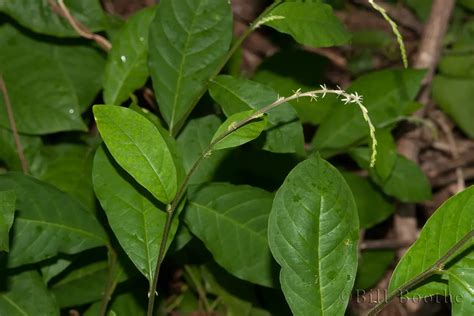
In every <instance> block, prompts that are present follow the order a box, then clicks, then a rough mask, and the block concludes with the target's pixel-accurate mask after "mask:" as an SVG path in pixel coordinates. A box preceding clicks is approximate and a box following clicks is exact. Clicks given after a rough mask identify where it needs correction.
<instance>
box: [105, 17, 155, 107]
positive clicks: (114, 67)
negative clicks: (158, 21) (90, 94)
mask: <svg viewBox="0 0 474 316" xmlns="http://www.w3.org/2000/svg"><path fill="white" fill-rule="evenodd" d="M154 15H155V8H146V9H143V10H141V11H139V12H138V13H136V14H134V15H133V16H132V17H130V18H129V19H128V20H127V22H126V23H125V24H124V25H123V26H122V28H121V29H120V30H119V31H118V33H117V34H116V35H115V36H114V40H113V41H112V49H111V50H110V52H109V54H108V57H107V64H106V67H105V73H104V100H105V103H107V104H115V105H120V104H121V103H122V102H123V101H125V100H126V99H127V98H128V97H129V96H130V94H131V93H132V92H133V91H134V90H136V89H138V88H141V87H142V86H143V85H144V84H145V82H146V79H147V77H148V67H147V60H148V29H149V26H150V23H151V20H152V19H153V16H154Z"/></svg>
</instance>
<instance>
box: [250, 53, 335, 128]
mask: <svg viewBox="0 0 474 316" xmlns="http://www.w3.org/2000/svg"><path fill="white" fill-rule="evenodd" d="M288 60H291V63H289V62H288ZM327 65H328V61H327V59H326V58H323V57H321V56H318V55H316V54H314V53H311V52H308V51H303V50H296V49H290V50H281V51H279V52H277V53H275V54H274V55H272V56H271V57H269V58H266V59H265V60H264V61H263V63H262V64H261V65H260V66H259V67H258V70H257V72H256V73H255V75H254V76H253V78H252V80H255V81H257V82H260V83H263V84H265V85H268V86H269V87H272V88H273V89H274V90H275V91H276V92H278V94H279V95H280V96H290V95H292V94H293V93H294V91H297V90H298V89H301V91H311V90H316V89H319V85H320V84H323V83H324V80H325V79H324V73H325V70H326V68H327ZM308 69H311V71H308ZM327 101H328V99H319V100H318V102H314V101H311V99H310V98H299V99H297V100H292V101H288V103H290V104H291V105H292V106H293V107H294V108H295V110H296V112H297V113H298V117H299V118H300V120H301V122H303V123H311V124H315V125H317V124H319V123H321V122H322V121H323V119H324V117H325V116H326V114H327V113H328V112H329V111H330V110H331V102H327Z"/></svg>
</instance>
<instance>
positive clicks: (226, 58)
mask: <svg viewBox="0 0 474 316" xmlns="http://www.w3.org/2000/svg"><path fill="white" fill-rule="evenodd" d="M281 2H282V0H275V1H274V2H273V3H272V4H271V5H269V6H268V7H267V8H266V9H265V10H264V11H263V12H262V13H261V14H260V15H259V16H258V17H257V18H256V19H255V20H254V21H253V22H252V24H250V26H249V27H248V28H247V29H246V30H245V31H244V32H243V33H242V35H240V36H239V38H237V40H235V42H234V44H233V45H232V47H231V48H230V49H229V51H228V52H227V54H226V55H225V56H224V57H223V58H222V60H221V62H220V64H219V66H218V67H217V68H216V71H215V72H214V73H213V74H212V76H211V77H210V78H209V81H212V80H213V79H214V78H215V77H217V76H218V75H219V73H220V72H221V71H222V69H223V68H224V66H225V65H226V64H227V62H229V60H230V58H231V57H232V55H234V53H235V51H236V50H237V49H238V48H239V47H240V45H242V43H243V42H244V41H245V40H246V39H247V37H248V36H249V35H250V33H252V32H253V31H255V30H256V29H257V28H258V27H259V26H260V25H261V21H262V19H264V18H265V17H266V16H267V14H268V13H269V12H270V11H271V10H273V9H274V8H275V7H276V6H277V5H279V4H280V3H281ZM206 91H207V86H206V87H204V88H203V89H202V91H201V93H199V94H198V95H197V96H196V98H195V99H194V100H193V102H192V106H191V107H190V110H189V111H188V113H187V114H186V116H185V118H186V117H187V116H188V115H189V113H191V111H192V109H194V107H195V106H196V104H197V103H198V102H199V100H200V99H201V98H202V96H203V95H204V93H206ZM182 121H184V119H183V120H182ZM175 127H176V128H175ZM180 129H181V126H177V125H175V126H171V128H170V135H171V136H173V137H174V136H176V135H178V133H179V130H180Z"/></svg>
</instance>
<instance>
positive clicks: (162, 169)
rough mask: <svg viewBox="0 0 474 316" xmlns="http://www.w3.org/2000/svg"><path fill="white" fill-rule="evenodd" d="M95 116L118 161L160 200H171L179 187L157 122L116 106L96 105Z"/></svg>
mask: <svg viewBox="0 0 474 316" xmlns="http://www.w3.org/2000/svg"><path fill="white" fill-rule="evenodd" d="M94 117H95V120H96V122H97V128H98V129H99V131H100V133H101V136H102V138H103V139H104V142H105V144H106V145H107V148H108V149H109V151H110V153H111V154H112V156H113V157H114V159H115V160H116V161H117V163H118V164H119V165H120V166H121V167H122V168H124V169H125V170H126V171H127V172H128V173H130V175H131V176H132V177H133V178H134V179H135V180H136V181H137V182H138V183H140V184H141V185H143V186H144V187H145V188H146V189H147V190H148V191H150V192H151V193H152V194H153V195H154V196H155V197H156V198H157V199H158V200H159V201H161V202H163V203H169V202H171V201H172V200H173V198H174V195H175V194H176V188H177V178H176V167H175V165H174V162H173V157H172V156H171V152H170V150H169V149H168V146H167V145H166V142H165V140H164V139H163V137H162V136H161V134H160V133H159V132H158V129H157V128H156V127H155V125H154V124H153V123H151V122H150V121H148V120H147V119H146V118H144V117H143V116H141V115H139V114H138V113H136V112H135V111H132V110H130V109H126V108H122V107H118V106H113V105H96V106H95V107H94Z"/></svg>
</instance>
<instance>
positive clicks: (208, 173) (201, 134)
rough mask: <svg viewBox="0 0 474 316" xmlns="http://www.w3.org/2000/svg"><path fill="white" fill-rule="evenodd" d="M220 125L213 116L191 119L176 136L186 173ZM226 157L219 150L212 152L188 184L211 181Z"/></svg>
mask: <svg viewBox="0 0 474 316" xmlns="http://www.w3.org/2000/svg"><path fill="white" fill-rule="evenodd" d="M220 125H221V120H220V119H219V118H218V117H217V116H215V115H208V116H205V117H201V118H197V119H192V120H190V121H189V123H188V124H187V125H186V126H185V127H184V129H183V131H182V132H181V133H180V134H179V136H178V148H179V150H180V152H181V155H182V156H183V164H184V168H185V170H186V172H189V170H190V169H191V167H192V166H193V165H194V163H195V162H196V160H197V159H199V157H200V156H201V155H202V154H205V151H206V149H207V147H208V146H209V144H210V143H211V140H212V136H213V135H214V133H215V132H216V130H217V129H218V128H219V126H220ZM226 155H227V151H225V150H219V151H216V152H213V153H212V154H211V156H210V157H207V158H206V159H204V160H203V161H201V163H200V164H199V167H198V168H197V170H196V171H195V172H194V174H193V175H192V177H191V179H190V180H189V184H200V183H204V182H209V181H211V180H212V178H213V176H214V173H215V172H216V170H217V168H218V167H219V164H220V163H221V161H222V160H223V159H224V158H225V156H226Z"/></svg>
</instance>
